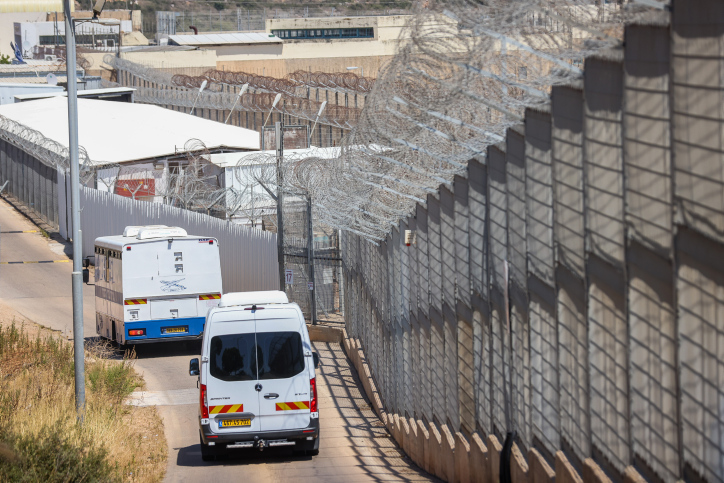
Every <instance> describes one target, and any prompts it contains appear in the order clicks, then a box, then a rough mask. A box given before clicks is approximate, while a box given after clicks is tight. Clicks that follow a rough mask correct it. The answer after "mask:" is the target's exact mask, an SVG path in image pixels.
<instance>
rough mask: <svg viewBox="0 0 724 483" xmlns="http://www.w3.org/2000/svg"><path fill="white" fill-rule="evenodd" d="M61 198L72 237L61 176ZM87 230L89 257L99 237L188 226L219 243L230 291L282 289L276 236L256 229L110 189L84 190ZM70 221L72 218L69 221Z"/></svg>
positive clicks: (85, 246) (83, 216)
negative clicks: (129, 230) (130, 227)
mask: <svg viewBox="0 0 724 483" xmlns="http://www.w3.org/2000/svg"><path fill="white" fill-rule="evenodd" d="M59 178H60V180H61V183H60V185H59V186H60V187H61V191H62V192H61V194H60V196H59V199H58V203H59V208H60V209H59V212H60V214H61V216H60V223H59V227H60V233H61V236H63V237H67V231H68V227H67V224H66V217H65V216H63V214H64V213H65V212H66V210H67V209H68V208H67V204H66V202H65V199H66V197H65V191H63V190H62V187H63V185H64V184H66V185H67V184H68V182H67V181H65V179H66V177H65V176H64V175H62V174H60V175H59ZM80 203H81V210H82V211H81V228H82V230H83V256H84V257H92V256H93V242H94V240H95V239H96V238H98V237H101V236H109V235H120V234H122V233H123V229H124V228H125V227H126V226H128V225H168V226H179V227H181V228H184V229H185V230H186V231H187V232H188V233H189V234H190V235H201V236H209V237H214V238H216V239H218V240H219V250H220V255H221V276H222V279H223V283H224V292H245V291H255V290H278V289H279V268H278V267H279V265H278V263H277V247H276V235H275V234H273V233H269V232H266V231H260V230H253V229H249V228H246V227H242V226H239V225H236V224H233V223H231V222H227V221H224V220H220V219H218V218H214V217H212V216H207V215H204V214H200V213H195V212H192V211H188V210H183V209H181V208H175V207H172V206H168V205H163V204H160V203H147V202H145V201H133V200H131V199H129V198H124V197H122V196H118V195H115V194H112V193H107V192H105V191H99V190H95V189H92V188H87V187H81V191H80ZM67 219H70V214H68V218H67Z"/></svg>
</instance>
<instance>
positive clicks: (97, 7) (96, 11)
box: [93, 0, 106, 17]
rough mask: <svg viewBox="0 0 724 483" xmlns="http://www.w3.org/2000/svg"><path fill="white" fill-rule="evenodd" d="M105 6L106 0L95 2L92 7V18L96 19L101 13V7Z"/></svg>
mask: <svg viewBox="0 0 724 483" xmlns="http://www.w3.org/2000/svg"><path fill="white" fill-rule="evenodd" d="M105 5H106V0H96V4H95V5H94V6H93V17H98V15H100V14H101V12H102V11H103V7H105Z"/></svg>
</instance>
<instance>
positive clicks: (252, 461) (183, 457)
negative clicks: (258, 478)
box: [174, 444, 312, 468]
mask: <svg viewBox="0 0 724 483" xmlns="http://www.w3.org/2000/svg"><path fill="white" fill-rule="evenodd" d="M174 449H178V455H177V456H176V465H177V466H181V467H192V468H195V467H199V466H242V465H257V464H264V465H273V464H282V463H295V462H299V461H312V457H311V456H296V455H294V454H293V452H292V450H290V449H289V448H267V449H265V450H264V451H259V450H258V449H236V450H227V454H226V455H225V456H223V457H221V458H220V459H218V460H217V461H204V460H202V459H201V445H200V444H193V445H191V446H186V447H185V448H174Z"/></svg>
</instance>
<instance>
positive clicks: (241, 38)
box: [168, 32, 282, 46]
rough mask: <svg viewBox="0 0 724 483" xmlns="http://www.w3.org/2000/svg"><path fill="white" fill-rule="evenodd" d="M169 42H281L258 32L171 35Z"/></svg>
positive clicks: (193, 43)
mask: <svg viewBox="0 0 724 483" xmlns="http://www.w3.org/2000/svg"><path fill="white" fill-rule="evenodd" d="M168 40H169V43H174V44H176V45H195V46H202V45H235V44H281V43H282V39H280V38H279V37H277V36H275V35H272V34H267V33H263V34H262V33H257V32H243V33H242V32H237V33H225V34H199V35H169V36H168Z"/></svg>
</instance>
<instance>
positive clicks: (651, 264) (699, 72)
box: [342, 0, 724, 483]
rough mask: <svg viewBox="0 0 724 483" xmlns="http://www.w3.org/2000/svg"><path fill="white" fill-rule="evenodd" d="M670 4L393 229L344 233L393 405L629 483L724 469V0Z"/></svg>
mask: <svg viewBox="0 0 724 483" xmlns="http://www.w3.org/2000/svg"><path fill="white" fill-rule="evenodd" d="M674 3H675V4H678V3H681V5H679V6H678V7H681V8H677V6H676V5H675V7H674V9H673V12H674V13H673V14H672V15H673V21H672V25H671V27H668V26H655V25H642V26H637V25H630V26H628V27H627V28H626V33H625V35H626V42H625V47H624V50H623V52H622V53H623V55H616V54H612V55H606V56H605V57H596V58H589V59H587V60H586V66H585V74H584V78H583V83H582V85H571V86H557V87H554V88H553V91H552V104H551V109H550V111H542V110H541V111H537V110H528V111H527V112H526V116H525V123H524V125H521V126H520V127H518V128H513V129H510V130H509V132H508V134H507V140H506V142H505V143H501V144H499V145H497V146H495V147H491V148H490V149H489V150H488V152H487V156H486V157H485V158H484V159H480V160H471V161H470V162H469V166H468V171H467V176H460V177H456V178H455V180H454V182H453V183H452V184H451V185H448V186H442V187H441V188H440V190H439V193H438V195H436V196H430V197H429V198H428V200H427V203H425V204H419V205H418V206H417V208H416V211H415V216H412V217H410V218H408V219H406V220H403V221H402V222H401V224H400V226H399V227H398V228H395V229H394V230H393V231H392V233H391V234H390V235H389V236H388V237H387V240H386V241H385V242H383V243H381V244H380V245H379V246H375V245H373V244H371V243H369V242H367V241H365V240H363V239H361V238H359V237H358V236H356V235H352V234H349V233H347V232H345V233H344V237H343V242H342V252H343V260H344V282H345V287H346V289H345V297H346V301H345V306H346V307H347V308H348V309H347V310H346V312H345V318H346V324H347V328H348V331H349V334H350V335H351V336H353V337H356V338H358V339H360V341H361V342H362V346H363V349H364V350H365V354H366V356H367V360H368V362H369V364H370V367H371V369H372V373H373V375H374V377H375V379H376V381H377V387H378V389H379V391H380V395H381V397H382V399H383V400H384V404H385V406H386V408H387V410H388V411H390V412H392V413H397V414H400V415H405V414H406V415H407V416H409V417H415V418H418V419H425V420H427V421H428V422H430V423H433V424H437V425H448V426H449V427H450V429H451V432H452V433H455V432H460V433H461V434H462V435H468V436H470V435H471V434H472V433H474V432H476V431H477V432H480V433H482V435H483V436H485V435H487V434H495V435H497V436H498V437H504V435H505V433H506V432H507V431H508V430H509V429H513V428H515V429H517V432H518V438H519V440H518V444H519V446H521V447H522V449H523V453H524V454H527V451H526V450H527V449H531V448H536V449H538V450H539V451H540V452H541V453H543V454H544V455H545V456H547V457H548V458H549V461H552V458H553V455H555V453H556V452H557V451H559V450H563V451H564V453H565V454H566V455H567V456H568V459H569V460H571V461H572V462H573V463H574V466H576V467H578V468H579V469H580V468H582V465H583V462H584V460H586V459H587V458H593V460H594V461H595V462H596V463H597V464H598V465H600V466H601V467H602V468H604V469H605V471H606V472H607V473H608V474H609V475H612V476H614V480H617V479H618V480H623V479H624V478H623V473H624V471H626V468H627V467H629V466H634V467H635V468H636V469H637V470H638V471H639V472H640V473H641V474H642V475H645V476H646V477H647V478H651V479H650V480H649V481H663V482H666V483H673V482H675V481H677V480H679V479H686V480H689V481H708V482H711V483H715V482H716V483H722V482H724V343H723V342H722V341H724V195H722V193H724V141H723V138H722V136H721V133H722V132H724V115H723V114H722V112H723V111H722V109H721V106H722V105H724V84H722V82H721V76H720V75H719V74H720V73H721V72H722V71H723V70H724V50H722V45H724V4H722V3H721V2H718V1H714V0H695V1H690V2H687V5H684V4H683V1H677V0H674ZM684 7H685V8H684ZM672 153H673V156H672ZM674 207H676V209H674ZM405 229H411V230H416V233H417V243H416V245H413V246H411V247H406V246H405V245H404V236H403V235H404V230H405ZM511 351H512V352H511ZM506 413H507V414H510V415H512V424H510V425H509V424H508V423H507V418H506ZM463 437H464V436H463Z"/></svg>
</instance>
